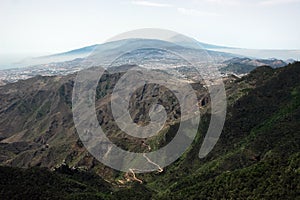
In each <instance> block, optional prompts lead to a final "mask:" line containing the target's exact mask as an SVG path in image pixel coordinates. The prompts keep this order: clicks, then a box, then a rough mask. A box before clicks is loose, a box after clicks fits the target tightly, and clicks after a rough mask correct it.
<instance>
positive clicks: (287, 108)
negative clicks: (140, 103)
mask: <svg viewBox="0 0 300 200" xmlns="http://www.w3.org/2000/svg"><path fill="white" fill-rule="evenodd" d="M299 77H300V63H295V64H292V65H288V66H287V67H285V68H279V69H276V70H275V69H271V68H269V67H260V68H258V69H255V70H254V71H253V72H252V73H250V74H249V75H247V76H245V77H243V78H241V79H238V80H236V81H234V82H232V83H230V84H229V85H227V91H229V95H228V96H229V97H230V98H231V100H230V102H229V105H228V115H227V119H226V123H225V126H224V129H223V132H222V135H221V137H220V140H219V141H218V143H217V145H216V146H215V148H214V149H213V151H212V152H210V154H209V155H208V156H207V157H206V158H204V159H199V158H198V152H199V149H200V146H201V144H202V141H203V138H204V134H205V132H206V130H207V126H208V124H209V119H210V114H209V113H206V114H205V115H203V116H201V124H200V126H199V131H198V134H197V136H196V138H195V140H194V142H193V144H192V145H191V147H190V148H189V149H188V150H187V151H186V152H185V153H184V154H183V155H182V156H181V157H180V158H179V159H178V160H177V161H176V162H174V163H173V164H172V165H170V166H168V167H166V168H165V169H164V171H163V172H162V173H160V174H159V173H156V172H153V173H148V174H137V177H138V178H139V179H142V180H143V182H144V183H143V184H139V183H135V182H131V183H126V184H117V182H116V181H114V180H112V179H122V178H123V176H122V174H121V173H118V172H111V171H109V170H107V169H105V170H106V174H104V172H103V174H101V172H102V171H101V170H103V169H104V168H103V167H101V165H97V163H95V162H93V161H91V163H93V164H92V165H95V168H97V169H99V170H98V171H96V170H95V171H96V172H97V173H98V174H101V175H102V177H108V176H110V178H111V179H110V180H109V181H110V183H108V182H107V181H104V179H102V178H101V177H100V176H98V175H96V174H94V173H93V172H89V171H84V172H83V171H80V170H78V169H73V170H72V169H70V168H69V167H68V166H67V165H62V166H61V167H60V168H59V169H57V170H56V171H54V172H50V171H48V170H47V169H44V168H29V169H20V168H10V167H0V195H1V199H299V196H300V126H299V122H300V79H299ZM103 82H104V81H103ZM102 86H103V87H104V88H105V87H106V84H104V83H103V85H102ZM61 90H62V91H60V94H61V95H62V96H65V91H66V88H65V89H61ZM103 94H104V93H103ZM103 94H101V95H100V96H99V97H102V95H103ZM46 105H47V104H44V106H42V107H39V109H38V111H37V113H39V112H41V113H42V114H43V113H45V112H47V109H44V107H46V108H47V106H46ZM54 128H55V126H54V125H53V129H54ZM177 129H178V124H174V125H171V126H170V127H169V128H168V129H165V130H163V131H162V134H161V135H159V136H156V137H153V138H151V139H150V140H149V141H147V142H149V143H148V144H150V146H151V147H152V148H153V149H158V148H160V147H162V146H164V145H166V144H167V143H168V142H169V141H171V140H172V137H174V134H175V133H176V130H177ZM118 134H120V133H119V132H118ZM60 137H62V135H61V136H60ZM60 137H59V138H60ZM63 140H64V139H63V138H61V141H63ZM76 141H77V142H78V140H76ZM130 142H132V141H130ZM116 143H117V141H116ZM61 144H63V142H62V143H61ZM131 144H132V146H131ZM79 145H80V144H78V145H77V146H76V148H79V147H78V146H79ZM120 145H121V144H120ZM133 145H134V142H132V143H127V144H126V145H124V146H125V148H128V149H134V146H133ZM80 146H81V147H80V148H79V149H80V150H81V148H82V145H80ZM57 148H58V147H57ZM64 148H67V147H66V146H65V147H64ZM57 151H58V152H59V153H57V154H55V155H58V154H62V151H63V150H62V151H59V148H58V149H57ZM76 156H77V160H80V161H78V163H80V162H82V160H84V159H86V157H85V156H84V154H74V157H75V158H74V159H76ZM73 161H74V160H73ZM76 162H77V161H76ZM86 162H88V161H86ZM71 163H72V162H71ZM74 164H75V161H74ZM105 170H104V171H105ZM91 171H93V170H91ZM107 171H109V172H107ZM108 174H109V175H108Z"/></svg>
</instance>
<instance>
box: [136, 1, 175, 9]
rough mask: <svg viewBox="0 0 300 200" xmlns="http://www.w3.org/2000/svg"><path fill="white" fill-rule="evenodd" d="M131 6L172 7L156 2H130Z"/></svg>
mask: <svg viewBox="0 0 300 200" xmlns="http://www.w3.org/2000/svg"><path fill="white" fill-rule="evenodd" d="M131 3H132V4H133V5H138V6H148V7H161V8H163V7H173V6H172V5H171V4H165V3H157V2H151V1H132V2H131Z"/></svg>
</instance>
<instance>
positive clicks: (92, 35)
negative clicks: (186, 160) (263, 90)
mask: <svg viewBox="0 0 300 200" xmlns="http://www.w3.org/2000/svg"><path fill="white" fill-rule="evenodd" d="M299 10H300V0H260V1H259V0H249V1H246V0H172V1H171V0H145V1H143V0H122V1H117V0H105V1H104V0H43V1H41V0H0V59H2V61H3V60H5V59H9V58H13V59H14V58H15V57H14V56H13V55H28V56H37V55H47V54H52V53H58V52H65V51H68V50H72V49H76V48H80V47H84V46H88V45H93V44H99V43H103V42H105V41H106V40H107V39H109V38H111V37H113V36H115V35H117V34H120V33H123V32H126V31H130V30H134V29H139V28H162V29H169V30H172V31H176V32H179V33H182V34H185V35H187V36H190V37H193V38H195V39H197V40H198V41H201V42H205V43H211V44H216V45H225V46H231V47H242V48H251V49H300V40H299V36H300V26H299V22H300V20H299V19H300V12H299ZM0 62H1V61H0Z"/></svg>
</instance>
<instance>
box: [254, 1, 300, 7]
mask: <svg viewBox="0 0 300 200" xmlns="http://www.w3.org/2000/svg"><path fill="white" fill-rule="evenodd" d="M299 2H300V0H265V1H261V2H260V3H259V5H262V6H274V5H281V4H290V3H299Z"/></svg>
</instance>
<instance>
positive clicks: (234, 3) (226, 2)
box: [205, 0, 242, 6]
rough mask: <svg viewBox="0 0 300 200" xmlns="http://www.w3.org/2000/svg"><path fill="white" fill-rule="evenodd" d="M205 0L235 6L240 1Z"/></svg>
mask: <svg viewBox="0 0 300 200" xmlns="http://www.w3.org/2000/svg"><path fill="white" fill-rule="evenodd" d="M205 1H206V2H208V3H212V4H218V5H223V6H236V5H240V4H241V3H242V2H241V1H239V0H205Z"/></svg>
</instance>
